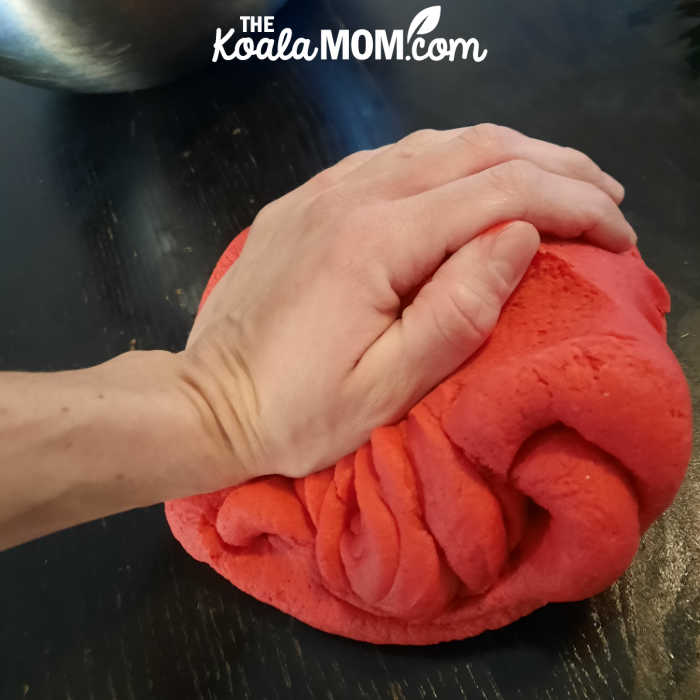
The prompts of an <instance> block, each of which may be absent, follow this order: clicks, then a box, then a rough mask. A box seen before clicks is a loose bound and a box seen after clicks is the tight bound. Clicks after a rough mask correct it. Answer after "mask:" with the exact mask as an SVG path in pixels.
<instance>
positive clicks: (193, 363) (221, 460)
mask: <svg viewBox="0 0 700 700" xmlns="http://www.w3.org/2000/svg"><path fill="white" fill-rule="evenodd" d="M235 348H236V346H235V344H234V343H232V342H230V340H229V339H226V338H223V337H221V334H219V333H216V334H214V333H209V332H206V333H203V334H200V335H199V336H198V338H197V340H196V342H194V343H190V344H188V347H187V349H186V350H184V351H183V352H181V353H179V354H178V355H177V362H178V368H177V376H178V380H177V383H178V387H179V391H180V393H181V394H182V395H183V396H184V397H185V398H186V400H187V403H188V404H189V406H190V408H191V410H192V411H193V412H194V414H195V415H196V422H197V425H198V429H199V430H200V431H201V434H202V436H203V437H202V439H203V440H205V442H206V444H207V445H209V447H208V452H209V453H210V454H213V455H217V458H216V464H215V466H213V473H212V475H211V476H212V479H213V481H214V482H215V485H214V487H213V488H215V489H218V488H223V487H225V486H232V485H235V484H238V483H241V482H243V481H247V480H249V479H253V478H256V477H258V476H261V475H262V474H263V473H264V472H263V469H262V459H261V455H262V444H261V441H260V439H259V437H258V435H259V433H258V431H257V429H256V425H257V413H258V403H257V395H256V392H255V388H254V385H253V382H252V379H251V377H250V374H249V372H248V371H247V366H246V364H245V362H244V360H243V358H242V356H241V355H240V354H239V353H238V352H237V351H236V349H235Z"/></svg>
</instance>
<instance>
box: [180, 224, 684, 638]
mask: <svg viewBox="0 0 700 700" xmlns="http://www.w3.org/2000/svg"><path fill="white" fill-rule="evenodd" d="M244 242H245V234H244V235H242V236H239V237H237V238H236V239H235V240H234V241H233V243H232V244H231V245H230V246H229V248H228V249H227V251H226V252H225V253H224V255H223V257H222V258H221V260H220V261H219V264H218V265H217V267H216V269H215V271H214V273H213V275H212V278H211V280H210V283H209V286H208V288H207V291H206V292H205V295H204V298H203V300H202V302H204V300H206V297H207V295H208V293H209V292H210V291H211V289H212V288H213V286H214V285H215V284H216V283H217V282H218V280H219V279H220V278H221V276H222V275H223V274H224V272H225V271H226V270H227V269H228V268H229V267H230V266H231V265H232V264H233V263H234V261H235V260H236V258H237V257H238V255H239V254H240V251H241V249H242V247H243V244H244ZM668 310H669V297H668V294H667V292H666V290H665V288H664V286H663V285H662V284H661V282H660V281H659V280H658V278H657V277H656V276H655V275H654V274H653V273H652V272H651V271H650V270H649V269H648V268H647V267H646V266H645V265H644V263H643V261H642V259H641V257H640V255H639V253H638V252H637V251H636V250H635V251H630V252H627V253H625V254H622V255H615V254H612V253H608V252H606V251H603V250H600V249H598V248H594V247H592V246H589V245H586V244H583V243H580V242H566V243H564V242H546V243H543V244H542V247H541V249H540V251H539V252H538V254H537V256H536V257H535V260H534V261H533V263H532V266H531V267H530V269H529V271H528V272H527V274H526V276H525V278H524V279H523V281H522V283H521V284H520V286H519V287H518V289H517V291H516V292H515V294H514V295H513V297H512V298H511V300H510V301H509V303H508V304H507V306H506V308H505V309H504V311H503V313H502V315H501V319H500V321H499V323H498V326H497V328H496V329H495V331H494V333H493V335H492V337H491V338H490V340H489V341H488V343H487V344H486V345H485V346H484V347H483V348H482V350H481V351H480V352H479V353H477V355H475V356H474V357H472V358H471V359H470V360H469V361H468V362H467V363H465V364H464V365H463V366H462V367H461V368H460V369H459V370H458V371H457V372H455V373H454V374H453V375H452V376H451V377H449V378H448V379H446V380H445V381H444V382H443V383H442V384H441V385H440V386H438V387H437V388H436V389H435V390H434V391H433V392H432V393H430V394H429V395H428V396H427V397H426V398H424V399H423V400H422V401H420V402H419V403H418V404H417V405H416V406H414V408H413V409H411V411H410V412H409V413H408V415H407V416H406V418H405V419H403V420H402V421H401V422H400V423H398V424H397V425H393V426H389V427H381V428H377V429H376V430H375V431H374V432H373V433H372V436H371V439H370V441H369V442H368V443H367V444H365V445H363V446H362V447H360V448H359V449H358V450H357V452H355V453H354V454H353V455H350V456H348V457H345V458H344V459H342V460H341V461H340V462H338V463H337V464H336V465H334V466H331V467H329V468H328V469H326V470H325V471H322V472H320V473H317V474H314V475H312V476H309V477H307V478H305V479H298V480H291V479H286V478H282V477H270V478H263V479H259V480H256V481H253V482H250V483H248V484H245V485H243V486H240V487H238V488H232V489H224V490H223V491H219V492H217V493H212V494H206V495H200V496H194V497H192V498H185V499H181V500H177V501H172V502H169V503H167V504H166V514H167V518H168V522H169V524H170V527H171V528H172V531H173V533H174V535H175V537H177V539H178V540H180V542H181V543H182V545H183V546H184V548H185V549H186V550H187V551H188V552H189V553H190V554H191V555H192V556H193V557H195V558H196V559H199V560H201V561H204V562H207V563H208V564H210V565H211V566H212V567H214V568H215V569H216V570H217V571H218V572H219V573H220V574H222V575H223V576H225V577H226V578H227V579H229V580H230V581H231V582H232V583H233V584H234V585H236V586H238V587H239V588H240V589H242V590H243V591H246V592H247V593H249V594H251V595H253V596H255V597H256V598H258V599H259V600H261V601H263V602H266V603H269V604H271V605H274V606H275V607H277V608H279V609H280V610H283V611H285V612H288V613H289V614H291V615H294V616H295V617H297V618H299V619H300V620H303V621H304V622H306V623H308V624H310V625H313V626H314V627H318V628H319V629H322V630H326V631H327V632H331V633H334V634H340V635H344V636H346V637H351V638H354V639H359V640H365V641H369V642H375V643H393V644H431V643H434V642H440V641H445V640H450V639H461V638H464V637H469V636H473V635H476V634H479V633H480V632H482V631H484V630H486V629H494V628H497V627H501V626H503V625H506V624H508V623H510V622H512V621H514V620H516V619H517V618H519V617H521V616H523V615H526V614H528V613H530V612H531V611H533V610H535V609H536V608H538V607H540V606H542V605H545V604H546V603H548V602H550V601H571V600H579V599H582V598H586V597H588V596H591V595H593V594H595V593H598V592H599V591H601V590H603V589H604V588H606V587H607V586H609V585H610V584H611V583H612V582H613V581H614V580H615V579H616V578H618V577H619V576H620V575H621V574H622V573H623V572H624V570H625V569H626V567H627V566H628V565H629V563H630V561H631V560H632V557H633V556H634V553H635V551H636V549H637V546H638V544H639V537H640V534H641V533H642V532H643V531H644V530H645V529H646V528H647V527H648V526H649V525H650V524H651V522H652V521H653V520H654V519H655V518H656V517H658V515H659V514H660V513H661V512H662V511H663V510H664V509H665V508H666V507H667V506H668V505H669V504H670V503H671V500H672V499H673V497H674V495H675V493H676V491H677V489H678V487H679V485H680V483H681V480H682V478H683V474H684V472H685V468H686V466H687V463H688V460H689V457H690V446H691V409H690V398H689V394H688V388H687V384H686V382H685V379H684V377H683V373H682V371H681V369H680V367H679V365H678V363H677V362H676V359H675V358H674V356H673V354H672V352H671V351H670V349H669V347H668V346H667V344H666V340H665V334H666V324H665V316H664V315H665V313H666V312H667V311H668Z"/></svg>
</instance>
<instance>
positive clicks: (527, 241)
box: [353, 221, 540, 424]
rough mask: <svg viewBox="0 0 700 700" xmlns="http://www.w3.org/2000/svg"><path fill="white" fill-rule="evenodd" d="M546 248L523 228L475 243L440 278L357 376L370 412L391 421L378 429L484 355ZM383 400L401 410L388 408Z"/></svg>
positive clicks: (382, 339)
mask: <svg viewBox="0 0 700 700" xmlns="http://www.w3.org/2000/svg"><path fill="white" fill-rule="evenodd" d="M539 243H540V239H539V235H538V233H537V231H536V229H535V228H534V227H533V226H531V225H530V224H528V223H525V222H522V221H517V222H514V223H511V224H509V225H508V226H506V227H505V228H503V229H501V230H500V231H498V232H492V233H487V234H484V235H482V236H479V237H477V238H475V239H474V240H472V241H471V242H470V243H468V244H467V245H465V246H464V247H462V248H461V249H460V250H458V251H457V252H456V253H455V254H454V255H452V256H451V257H450V258H449V259H448V260H447V261H446V262H445V263H444V264H443V265H442V266H441V267H440V268H439V269H438V270H437V272H436V273H435V275H434V276H433V278H432V279H431V281H430V282H428V283H427V284H426V285H425V286H424V287H423V288H422V289H421V290H420V291H419V292H418V294H417V296H416V297H415V299H414V300H413V302H412V303H411V304H410V305H409V306H408V307H406V308H405V309H404V312H403V315H402V317H401V318H400V319H398V320H397V321H395V322H394V323H393V324H392V325H391V326H390V327H389V328H388V329H387V331H386V332H385V333H384V334H383V335H382V336H381V337H380V338H379V339H378V340H377V341H375V343H374V344H373V345H372V346H371V347H370V348H369V349H368V350H367V351H366V353H365V354H364V356H363V357H362V359H361V361H360V362H359V363H358V365H357V367H356V368H355V376H354V377H353V381H354V382H356V385H357V386H358V387H359V388H360V390H361V391H367V393H368V396H369V397H370V398H369V399H368V401H367V405H368V406H369V407H371V408H375V407H377V406H379V409H378V410H379V412H380V413H382V412H383V413H386V414H387V415H380V416H372V420H374V421H375V424H376V422H377V421H379V422H386V421H391V420H393V419H394V418H395V417H396V416H399V415H402V413H403V412H405V410H406V408H408V407H409V406H411V405H412V404H413V403H415V401H417V400H418V399H419V398H421V397H422V396H423V395H424V394H425V393H427V392H428V391H429V390H430V389H431V388H432V387H434V386H435V385H436V384H438V383H439V382H440V381H442V379H444V378H445V377H446V376H447V375H448V374H450V373H451V372H453V371H454V370H455V369H456V368H457V367H459V366H460V365H461V364H462V363H463V362H464V361H465V360H466V359H467V358H468V357H470V356H471V355H472V354H473V353H474V352H476V350H478V348H479V347H480V346H481V345H482V343H483V342H484V341H485V340H486V338H487V337H488V335H489V334H490V333H491V331H492V330H493V328H494V326H495V324H496V321H497V320H498V317H499V315H500V313H501V309H502V307H503V305H504V304H505V302H506V301H507V299H508V297H509V296H510V295H511V293H512V292H513V290H514V289H515V288H516V287H517V285H518V283H519V282H520V280H521V279H522V276H523V274H524V273H525V270H526V269H527V267H528V265H529V264H530V262H531V261H532V258H533V256H534V255H535V253H536V252H537V248H538V246H539ZM378 377H379V378H381V381H380V382H379V383H378V382H377V378H378ZM382 395H387V396H392V397H394V405H392V406H384V405H382V404H381V402H380V401H379V400H378V399H377V398H376V397H381V396H382ZM371 397H375V398H374V399H373V398H371ZM398 404H400V405H398Z"/></svg>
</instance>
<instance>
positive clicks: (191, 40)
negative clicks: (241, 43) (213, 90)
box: [0, 0, 285, 92]
mask: <svg viewBox="0 0 700 700" xmlns="http://www.w3.org/2000/svg"><path fill="white" fill-rule="evenodd" d="M284 1H285V0H0V75H5V76H7V77H9V78H15V79H16V80H21V81H23V82H27V83H32V84H35V85H42V86H47V87H60V88H67V89H69V90H75V91H77V92H119V91H124V90H137V89H140V88H146V87H151V86H152V85H157V84H158V83H162V82H165V81H168V80H172V79H173V78H175V77H176V76H177V75H178V74H180V73H182V72H183V71H185V70H187V69H188V68H191V67H193V66H194V65H197V64H198V63H199V64H204V63H206V62H207V61H209V60H211V56H212V44H213V41H214V35H215V32H216V28H217V27H219V26H220V27H222V28H223V27H225V28H227V29H228V28H229V27H235V28H236V31H239V23H238V18H239V17H240V15H264V14H267V15H269V14H273V13H274V12H275V11H276V10H277V9H278V8H279V7H281V5H283V4H284Z"/></svg>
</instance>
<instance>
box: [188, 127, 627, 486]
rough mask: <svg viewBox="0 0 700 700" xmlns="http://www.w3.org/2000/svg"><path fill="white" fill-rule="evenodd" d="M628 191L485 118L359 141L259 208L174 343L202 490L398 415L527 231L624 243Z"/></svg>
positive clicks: (459, 335)
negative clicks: (202, 443)
mask: <svg viewBox="0 0 700 700" xmlns="http://www.w3.org/2000/svg"><path fill="white" fill-rule="evenodd" d="M623 195H624V191H623V188H622V186H621V185H620V184H619V183H617V181H615V180H614V179H612V178H611V177H610V176H608V175H606V174H605V173H603V172H602V171H601V170H600V169H599V168H598V167H597V166H596V165H595V164H594V163H593V162H592V161H591V160H590V159H588V158H587V157H586V156H584V155H583V154H581V153H579V152H577V151H574V150H572V149H567V148H562V147H560V146H556V145H553V144H549V143H546V142H544V141H538V140H535V139H530V138H528V137H526V136H524V135H522V134H520V133H518V132H516V131H513V130H510V129H506V128H503V127H497V126H493V125H488V124H487V125H479V126H475V127H468V128H463V129H455V130H452V131H444V132H439V131H419V132H416V133H414V134H411V135H409V136H408V137H406V138H405V139H403V140H401V141H399V142H398V143H396V144H392V145H389V146H385V147H383V148H380V149H376V150H374V151H363V152H359V153H355V154H353V155H351V156H348V157H347V158H345V159H344V160H342V161H340V162H339V163H338V164H337V165H335V166H333V167H332V168H329V169H328V170H325V171H323V172H322V173H320V174H319V175H317V176H316V177H314V178H312V179H311V180H309V181H308V182H307V183H305V184H304V185H302V186H301V187H299V188H298V189H296V190H294V191H293V192H290V193H289V194H287V195H285V196H284V197H282V198H281V199H279V200H277V201H275V202H272V203H271V204H269V205H268V206H266V207H265V208H264V209H263V210H262V211H261V212H260V213H259V215H258V216H257V218H256V219H255V221H254V223H253V225H252V227H251V230H250V235H249V238H248V241H247V243H246V246H245V248H244V250H243V252H242V254H241V256H240V258H239V260H238V261H237V262H236V264H235V265H234V266H233V267H232V268H231V269H230V270H229V271H228V272H227V273H226V275H225V276H224V278H223V279H222V280H221V281H220V283H219V284H218V285H217V287H216V288H215V290H214V291H213V293H212V294H211V296H210V298H209V300H208V302H207V303H206V305H205V306H204V307H203V309H202V311H201V312H200V314H199V316H198V317H197V320H196V321H195V324H194V327H193V330H192V334H191V336H190V339H189V342H188V344H187V348H186V350H185V351H184V352H183V353H182V356H181V359H182V365H181V375H182V377H183V379H184V383H185V385H186V386H187V393H188V395H189V396H190V397H191V398H192V400H193V401H195V403H196V405H197V407H198V412H199V415H200V416H201V417H202V425H204V427H205V434H206V440H207V441H209V445H208V447H209V449H208V451H207V453H208V454H209V455H210V459H209V460H208V467H207V468H208V469H212V470H213V471H212V474H213V476H212V481H211V485H212V489H213V488H219V487H223V486H226V485H230V484H232V483H237V482H239V481H242V480H244V479H246V478H252V477H256V476H260V475H263V474H270V473H279V474H284V475H286V476H292V477H299V476H304V475H306V474H308V473H310V472H312V471H314V470H317V469H320V468H322V467H325V466H327V465H329V464H331V463H332V462H334V461H336V460H337V459H339V458H340V457H341V456H343V455H345V454H347V453H349V452H351V451H352V450H353V449H355V448H356V447H358V446H359V445H360V444H362V442H364V441H365V440H366V439H367V438H368V436H369V434H370V432H371V430H372V429H373V428H375V427H376V426H378V425H381V424H386V423H389V422H393V421H395V420H397V419H398V418H400V417H401V416H402V415H403V414H404V413H405V412H406V411H407V409H408V408H410V406H411V405H413V404H414V403H415V402H416V401H418V400H419V399H420V398H421V397H422V396H423V395H424V394H425V393H427V392H428V391H429V390H430V389H431V388H432V387H434V386H435V385H436V384H437V383H439V382H440V381H441V380H442V379H443V378H445V377H446V376H447V375H448V374H450V373H451V372H452V371H454V370H455V369H456V368H457V367H459V365H460V364H462V363H463V362H464V361H465V360H466V359H467V358H468V357H469V356H470V355H471V354H472V353H474V352H475V351H476V350H477V349H478V348H479V346H480V345H481V344H482V343H483V342H484V340H485V339H486V338H487V337H488V335H489V333H490V331H491V330H492V328H493V327H494V325H495V323H496V321H497V319H498V316H499V313H500V311H501V308H502V307H503V304H504V303H505V301H506V300H507V299H508V297H509V295H510V294H511V292H512V291H513V290H514V288H515V287H516V286H517V284H518V283H519V281H520V279H521V277H522V275H523V274H524V272H525V270H526V268H527V266H528V265H529V263H530V261H531V259H532V257H533V256H534V254H535V252H536V250H537V247H538V245H539V235H538V230H539V231H542V232H547V233H551V234H554V235H557V236H560V237H562V238H572V237H576V236H581V235H582V236H584V237H585V238H587V239H588V240H589V241H591V242H592V243H595V244H597V245H600V246H603V247H606V248H608V249H610V250H613V251H622V250H625V249H627V248H629V247H630V246H632V245H634V243H635V241H636V236H635V234H634V232H633V230H632V228H631V227H630V225H629V224H628V223H627V222H626V220H625V218H624V217H623V215H622V213H621V212H620V210H619V208H618V206H617V205H618V204H619V203H620V201H621V200H622V197H623ZM485 232H486V233H485ZM211 455H219V457H217V458H216V459H214V460H213V462H214V463H212V459H211Z"/></svg>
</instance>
